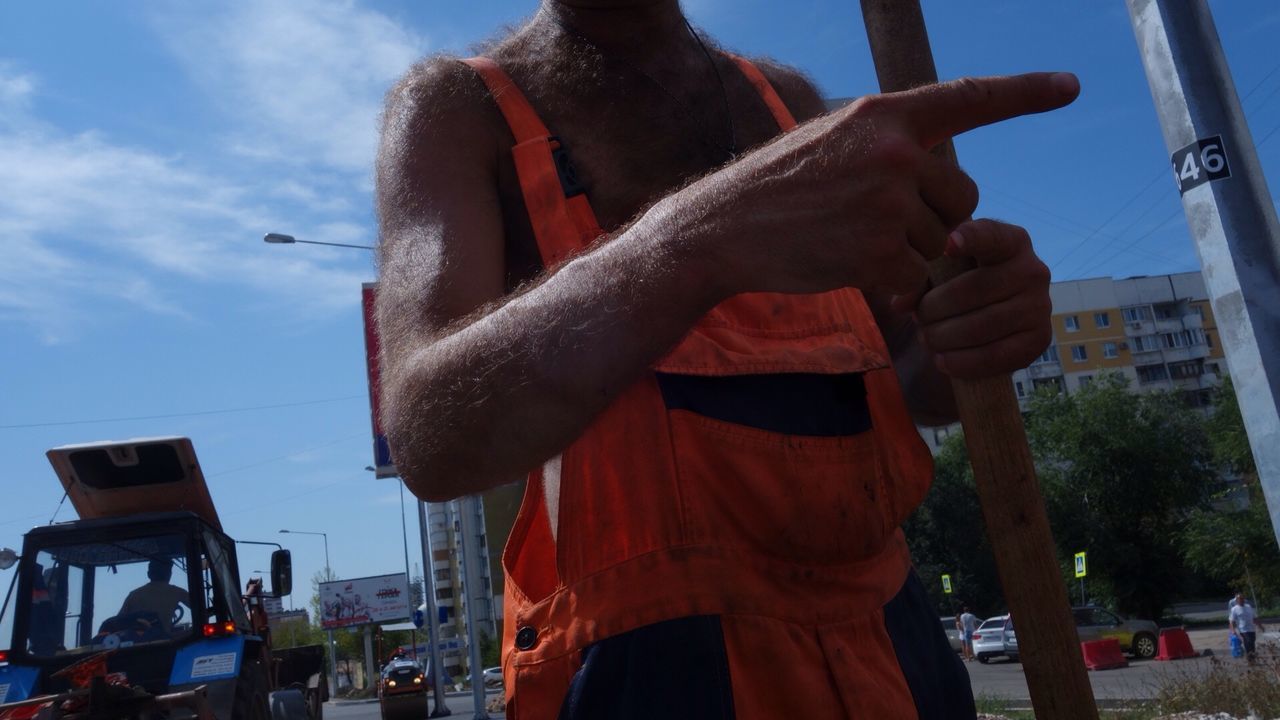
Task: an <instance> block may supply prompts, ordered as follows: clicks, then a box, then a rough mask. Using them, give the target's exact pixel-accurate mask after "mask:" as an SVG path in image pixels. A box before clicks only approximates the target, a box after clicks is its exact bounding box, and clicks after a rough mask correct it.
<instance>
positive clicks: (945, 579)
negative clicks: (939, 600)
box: [942, 575, 951, 595]
mask: <svg viewBox="0 0 1280 720" xmlns="http://www.w3.org/2000/svg"><path fill="white" fill-rule="evenodd" d="M942 592H943V593H944V594H946V595H950V594H951V576H950V575H943V576H942Z"/></svg>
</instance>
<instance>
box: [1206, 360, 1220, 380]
mask: <svg viewBox="0 0 1280 720" xmlns="http://www.w3.org/2000/svg"><path fill="white" fill-rule="evenodd" d="M1208 368H1209V372H1212V373H1213V374H1214V375H1217V376H1218V377H1222V364H1221V363H1209V364H1208Z"/></svg>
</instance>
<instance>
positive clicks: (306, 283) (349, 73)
mask: <svg viewBox="0 0 1280 720" xmlns="http://www.w3.org/2000/svg"><path fill="white" fill-rule="evenodd" d="M154 27H155V29H156V32H157V34H158V36H159V37H161V38H163V41H164V42H166V43H168V47H169V49H170V50H171V51H172V52H173V54H174V55H175V56H176V57H177V60H178V62H179V63H180V65H181V67H183V68H185V70H186V71H187V72H188V74H189V75H190V76H191V77H192V78H193V80H194V87H195V89H196V90H197V91H201V92H203V93H204V94H205V96H206V99H207V100H208V101H209V103H210V104H212V105H213V106H214V107H218V108H222V110H223V111H224V117H222V118H220V119H219V120H220V122H219V123H218V129H217V130H215V131H214V135H213V136H212V139H211V141H210V143H211V144H202V145H201V146H193V147H191V148H190V152H189V153H183V154H181V155H178V154H174V153H172V152H163V153H162V152H157V151H155V150H152V149H150V148H148V147H146V146H145V145H143V144H142V143H143V142H145V141H144V140H139V141H134V142H131V143H124V142H121V141H120V140H118V139H116V138H113V137H110V136H108V135H105V134H103V133H101V132H93V131H90V132H75V133H73V132H68V131H65V130H63V129H61V128H59V127H57V126H56V125H54V124H52V123H50V122H48V121H46V120H44V119H43V118H42V117H41V116H40V115H39V114H38V111H39V109H40V108H39V103H40V92H41V87H40V83H39V78H38V77H37V76H36V75H34V74H32V73H29V72H24V71H22V70H21V69H20V68H19V67H18V66H17V65H16V64H14V63H13V62H8V61H6V60H5V59H4V58H0V322H3V323H5V324H11V323H18V324H24V325H26V326H28V328H29V329H30V330H32V331H33V332H34V333H35V334H36V335H37V336H38V337H40V339H41V340H43V341H45V342H58V341H60V340H63V339H65V338H67V337H69V336H71V335H72V334H73V333H74V331H75V329H76V328H78V327H81V326H83V325H84V324H85V323H89V322H92V321H93V320H94V319H95V318H96V317H97V316H98V315H99V314H100V313H101V312H102V311H103V310H104V309H105V307H104V306H103V305H102V303H104V301H107V302H109V303H115V304H118V305H121V306H123V307H125V308H133V309H141V310H144V311H146V312H149V313H156V314H164V315H172V316H179V317H188V316H190V314H191V309H190V308H187V307H184V306H183V303H184V301H186V300H187V299H188V298H190V297H192V294H191V292H190V290H191V285H190V283H191V282H192V281H198V282H200V283H204V284H208V285H214V284H220V285H241V286H248V287H250V288H252V289H253V290H255V291H257V292H258V293H260V294H270V295H272V296H288V297H291V298H292V299H293V300H294V302H292V303H290V305H291V306H293V307H305V308H307V309H308V312H310V313H313V314H314V313H317V312H320V313H323V312H325V311H326V310H332V309H336V308H339V307H342V308H346V307H349V306H350V305H351V304H352V303H354V302H356V298H357V297H358V293H356V292H355V291H354V290H353V288H357V287H359V283H360V282H361V281H362V280H365V279H367V278H368V276H369V267H370V265H369V264H363V263H352V258H353V256H352V254H351V253H352V252H359V251H349V250H346V251H330V250H327V249H324V248H313V247H308V248H307V252H305V253H296V252H279V251H278V249H274V248H268V247H266V246H264V245H263V244H262V243H261V242H255V241H256V240H257V238H260V237H261V235H262V233H263V232H266V231H269V230H279V231H284V232H289V233H291V234H294V235H296V236H298V237H300V238H304V239H309V240H320V241H328V242H342V243H356V244H369V243H370V242H371V240H372V239H373V235H374V229H373V227H372V225H371V222H370V218H369V216H370V212H371V205H372V199H371V189H372V165H373V157H374V152H375V148H376V142H377V122H378V114H379V112H380V111H381V106H382V98H383V94H384V93H385V91H386V89H387V88H388V87H389V86H390V85H391V84H392V83H393V82H394V81H395V79H396V78H397V77H398V76H399V75H400V74H401V73H403V72H404V71H405V70H406V69H407V68H408V67H409V65H410V64H411V63H412V62H414V61H415V60H416V59H417V58H419V57H420V56H421V55H422V54H423V53H424V52H425V50H426V42H425V40H424V39H422V38H420V37H418V36H416V35H414V34H413V33H411V32H409V31H407V30H406V29H404V28H402V27H400V26H399V25H397V24H396V23H395V22H394V21H393V20H391V19H390V18H388V17H386V16H384V15H382V14H380V13H377V12H375V11H372V10H369V9H367V8H362V7H360V6H358V5H356V4H355V3H353V2H349V1H338V2H327V3H310V2H307V3H304V2H294V1H288V2H286V1H276V0H273V1H270V2H249V1H248V0H244V1H241V2H234V3H231V4H218V5H199V6H188V5H174V6H170V7H169V8H167V9H166V10H164V11H163V14H161V15H159V16H157V17H156V18H155V22H154ZM81 120H83V118H81ZM90 127H92V121H90ZM227 155H232V156H234V157H237V158H238V161H237V162H235V163H233V164H231V165H230V166H229V167H227V166H225V165H224V164H222V159H223V158H224V157H225V156H227ZM212 167H225V169H221V170H217V171H215V170H213V169H211V168H212ZM264 253H268V255H264ZM359 259H360V260H361V261H364V260H366V258H365V257H360V258H359ZM237 299H244V296H242V295H238V296H237Z"/></svg>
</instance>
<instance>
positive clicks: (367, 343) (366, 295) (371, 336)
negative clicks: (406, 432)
mask: <svg viewBox="0 0 1280 720" xmlns="http://www.w3.org/2000/svg"><path fill="white" fill-rule="evenodd" d="M377 296H378V284H377V283H365V284H364V285H362V286H361V288H360V307H361V309H362V310H363V311H364V358H365V367H366V368H367V370H368V372H369V412H370V414H371V415H372V416H373V467H374V470H375V471H376V472H377V476H378V477H379V478H387V477H395V476H396V466H395V464H394V463H392V462H391V446H390V445H388V444H387V433H386V432H385V431H384V430H383V429H382V417H381V408H380V407H379V405H380V403H381V400H380V397H381V394H382V377H381V372H380V368H379V364H378V352H379V349H380V344H379V341H378V320H377V317H376V316H375V315H374V311H373V310H374V301H375V300H376V299H377Z"/></svg>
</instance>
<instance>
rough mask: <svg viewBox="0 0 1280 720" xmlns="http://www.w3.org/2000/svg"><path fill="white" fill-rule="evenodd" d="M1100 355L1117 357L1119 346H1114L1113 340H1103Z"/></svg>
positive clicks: (1118, 355)
mask: <svg viewBox="0 0 1280 720" xmlns="http://www.w3.org/2000/svg"><path fill="white" fill-rule="evenodd" d="M1102 357H1104V358H1112V359H1113V358H1118V357H1120V348H1118V347H1116V344H1115V343H1113V342H1104V343H1102Z"/></svg>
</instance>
